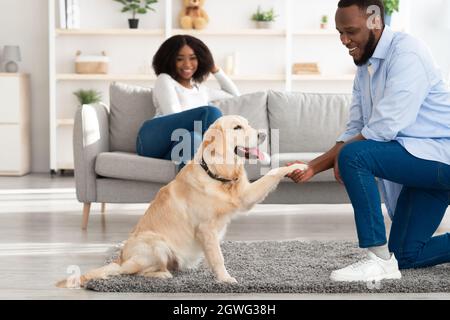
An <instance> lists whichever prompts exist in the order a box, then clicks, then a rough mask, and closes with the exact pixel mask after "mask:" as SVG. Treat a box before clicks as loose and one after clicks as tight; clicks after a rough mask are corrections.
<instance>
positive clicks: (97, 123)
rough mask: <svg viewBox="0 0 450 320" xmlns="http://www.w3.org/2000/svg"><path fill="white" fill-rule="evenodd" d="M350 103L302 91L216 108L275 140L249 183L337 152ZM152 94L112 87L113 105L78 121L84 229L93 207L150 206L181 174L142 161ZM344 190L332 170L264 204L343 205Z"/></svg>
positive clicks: (85, 110)
mask: <svg viewBox="0 0 450 320" xmlns="http://www.w3.org/2000/svg"><path fill="white" fill-rule="evenodd" d="M350 101H351V96H350V95H345V94H312V93H297V92H291V93H286V92H276V91H268V92H256V93H251V94H245V95H242V96H240V97H231V98H229V99H225V100H220V101H214V102H213V104H214V105H215V106H217V107H219V108H220V109H221V110H222V111H223V113H224V114H239V115H242V116H244V117H245V118H247V119H248V120H249V122H250V124H251V125H252V126H253V127H254V128H257V129H261V130H266V131H267V132H268V133H270V135H269V137H270V139H267V143H266V145H265V146H263V147H265V148H266V150H267V152H268V153H269V154H270V155H271V164H270V165H269V166H266V167H264V166H262V165H261V164H259V163H256V164H255V163H253V164H247V165H246V169H247V173H248V176H249V179H250V180H256V179H258V178H259V177H260V176H261V175H262V174H264V173H265V172H267V171H268V169H269V167H276V166H280V165H284V164H285V163H286V162H288V161H292V160H303V161H309V160H311V159H313V158H314V157H316V156H318V155H320V154H321V153H323V152H324V151H326V150H328V149H329V148H330V147H331V146H333V145H334V143H335V139H336V137H337V136H338V135H339V134H340V133H341V132H343V130H344V129H345V124H346V121H347V116H348V111H349V106H350ZM154 112H155V110H154V107H153V104H152V91H151V89H150V88H144V87H139V86H134V85H127V84H122V83H113V84H111V86H110V105H109V106H106V105H103V104H97V105H84V106H83V107H82V108H79V109H78V110H77V112H76V115H75V124H74V140H73V143H74V164H75V182H76V193H77V198H78V200H79V201H80V202H82V203H84V208H83V223H82V227H83V228H86V227H87V222H88V218H89V210H90V204H91V203H93V202H99V203H148V202H150V201H151V200H152V199H153V197H154V196H155V194H156V193H157V192H158V190H159V189H160V188H161V187H162V186H163V185H165V184H167V183H168V182H170V181H171V180H172V179H173V178H174V177H175V175H176V166H175V165H174V164H173V163H172V162H171V161H168V160H161V159H153V158H146V157H140V156H138V155H137V154H136V153H135V151H136V149H135V140H136V135H137V132H138V130H139V128H140V126H141V124H142V123H143V121H145V120H146V119H149V118H151V117H153V115H154ZM348 201H349V200H348V197H347V195H346V192H345V189H344V187H343V186H342V185H339V184H338V183H337V182H335V180H334V176H333V172H332V170H328V171H326V172H323V173H321V174H318V175H317V176H315V177H314V178H313V179H312V180H311V182H308V183H306V184H295V183H293V182H292V181H291V180H290V179H287V178H285V179H284V180H283V181H282V182H281V183H280V185H279V186H278V188H277V189H276V190H275V191H274V192H273V193H271V194H270V195H269V196H268V197H267V198H266V200H265V201H264V203H283V204H294V203H345V202H348Z"/></svg>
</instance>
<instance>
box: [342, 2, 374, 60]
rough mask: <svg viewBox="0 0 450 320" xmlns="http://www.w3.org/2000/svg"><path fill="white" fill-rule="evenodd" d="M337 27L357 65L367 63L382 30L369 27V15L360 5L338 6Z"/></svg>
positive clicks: (343, 42)
mask: <svg viewBox="0 0 450 320" xmlns="http://www.w3.org/2000/svg"><path fill="white" fill-rule="evenodd" d="M335 19H336V29H337V30H338V31H339V34H340V35H341V42H342V44H343V45H344V46H346V47H347V49H348V52H349V54H350V55H351V56H352V57H353V61H354V62H355V64H356V65H358V66H361V65H363V64H365V63H366V62H367V61H368V60H369V59H370V58H371V57H372V55H373V53H374V51H375V48H376V46H377V43H378V40H379V39H380V37H381V33H382V30H381V28H379V29H375V28H374V29H369V28H368V26H367V19H368V16H367V15H366V13H365V12H364V11H363V10H361V9H360V8H359V7H358V6H356V5H353V6H350V7H347V8H338V9H337V11H336V16H335Z"/></svg>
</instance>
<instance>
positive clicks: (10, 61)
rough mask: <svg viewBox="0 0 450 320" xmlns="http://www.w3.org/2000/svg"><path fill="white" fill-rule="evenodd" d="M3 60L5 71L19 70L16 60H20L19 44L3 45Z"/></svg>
mask: <svg viewBox="0 0 450 320" xmlns="http://www.w3.org/2000/svg"><path fill="white" fill-rule="evenodd" d="M3 61H5V62H6V65H5V71H6V72H10V73H14V72H17V71H19V66H18V65H17V62H19V61H21V56H20V48H19V46H5V47H4V49H3Z"/></svg>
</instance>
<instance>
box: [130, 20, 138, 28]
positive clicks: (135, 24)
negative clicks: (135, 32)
mask: <svg viewBox="0 0 450 320" xmlns="http://www.w3.org/2000/svg"><path fill="white" fill-rule="evenodd" d="M128 25H129V26H130V29H137V28H138V25H139V19H128Z"/></svg>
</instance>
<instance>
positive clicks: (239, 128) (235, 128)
mask: <svg viewBox="0 0 450 320" xmlns="http://www.w3.org/2000/svg"><path fill="white" fill-rule="evenodd" d="M241 129H242V126H239V125H238V126H236V127H234V130H241Z"/></svg>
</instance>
